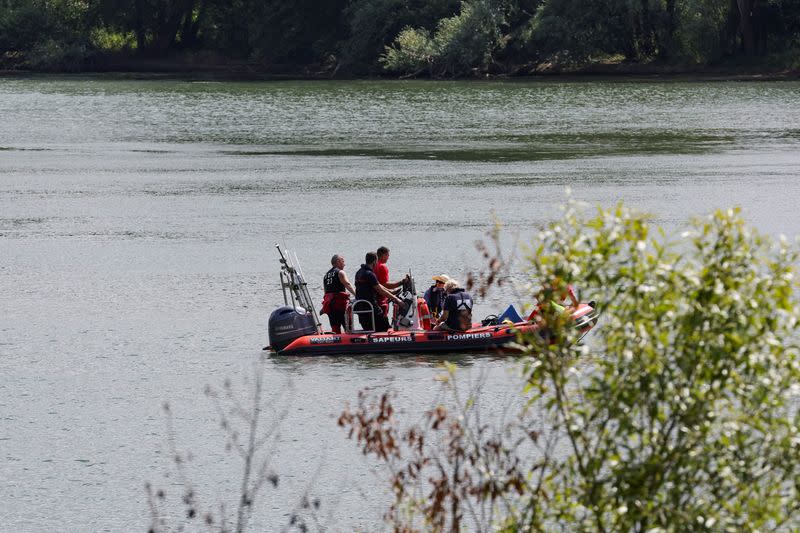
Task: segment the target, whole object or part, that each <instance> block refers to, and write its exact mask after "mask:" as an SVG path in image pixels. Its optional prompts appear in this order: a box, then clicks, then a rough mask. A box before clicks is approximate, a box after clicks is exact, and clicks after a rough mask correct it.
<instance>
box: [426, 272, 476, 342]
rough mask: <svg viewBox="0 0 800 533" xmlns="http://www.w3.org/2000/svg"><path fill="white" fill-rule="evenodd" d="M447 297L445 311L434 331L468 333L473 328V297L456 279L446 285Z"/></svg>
mask: <svg viewBox="0 0 800 533" xmlns="http://www.w3.org/2000/svg"><path fill="white" fill-rule="evenodd" d="M444 290H445V292H447V297H446V298H445V300H444V310H443V311H442V316H441V317H439V322H438V324H436V327H435V328H434V329H440V330H442V329H443V330H452V331H466V330H468V329H470V328H471V327H472V305H473V304H472V296H470V295H469V293H468V292H467V291H465V290H464V289H462V288H461V287H460V286H459V284H458V282H457V281H456V280H454V279H451V280H449V281H448V282H447V283H445V284H444Z"/></svg>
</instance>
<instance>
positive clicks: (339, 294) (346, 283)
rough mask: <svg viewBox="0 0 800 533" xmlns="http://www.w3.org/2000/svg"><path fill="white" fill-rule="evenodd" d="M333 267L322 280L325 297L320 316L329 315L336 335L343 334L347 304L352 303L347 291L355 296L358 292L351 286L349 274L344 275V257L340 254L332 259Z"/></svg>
mask: <svg viewBox="0 0 800 533" xmlns="http://www.w3.org/2000/svg"><path fill="white" fill-rule="evenodd" d="M331 265H333V268H331V269H330V270H328V271H327V272H326V273H325V276H324V277H323V278H322V286H323V287H324V288H325V296H324V297H323V299H322V311H321V312H320V314H323V315H328V320H330V322H331V330H332V331H333V332H334V333H341V332H342V326H343V325H344V312H345V310H346V309H347V303H348V302H349V301H350V295H348V294H347V291H350V293H351V294H353V295H354V296H355V294H356V290H355V289H354V288H353V286H352V285H351V284H350V280H348V279H347V274H345V273H344V270H343V269H344V257H343V256H341V255H339V254H336V255H334V256H333V257H331ZM345 289H347V290H345Z"/></svg>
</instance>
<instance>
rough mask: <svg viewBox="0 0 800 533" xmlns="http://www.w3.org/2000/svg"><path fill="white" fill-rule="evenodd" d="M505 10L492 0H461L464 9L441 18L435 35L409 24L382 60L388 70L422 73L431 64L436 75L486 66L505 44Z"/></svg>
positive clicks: (433, 73) (459, 73)
mask: <svg viewBox="0 0 800 533" xmlns="http://www.w3.org/2000/svg"><path fill="white" fill-rule="evenodd" d="M502 24H503V16H502V12H501V11H500V10H499V9H498V8H497V7H496V6H494V5H493V2H492V1H491V0H475V1H471V2H466V1H464V2H462V3H461V12H460V13H459V14H457V15H454V16H452V17H448V18H444V19H442V20H440V21H439V23H438V24H437V27H436V32H435V33H434V35H433V36H432V37H431V36H430V34H429V33H428V31H427V30H425V29H414V28H410V27H406V28H404V29H403V31H401V32H400V35H398V37H397V39H396V40H395V42H394V44H393V46H387V47H386V52H385V54H384V55H383V56H382V57H381V63H383V65H384V67H385V68H386V69H387V70H390V71H394V72H401V73H405V74H418V73H420V72H421V71H422V70H423V69H425V68H427V69H428V70H429V72H430V74H432V75H434V76H445V75H451V76H463V75H466V74H469V73H470V72H471V71H472V70H473V69H478V70H486V69H487V67H488V66H489V64H490V63H491V61H492V54H493V53H494V52H495V51H497V50H499V49H501V48H502V47H503V46H504V43H503V40H502V33H501V30H500V27H501V25H502Z"/></svg>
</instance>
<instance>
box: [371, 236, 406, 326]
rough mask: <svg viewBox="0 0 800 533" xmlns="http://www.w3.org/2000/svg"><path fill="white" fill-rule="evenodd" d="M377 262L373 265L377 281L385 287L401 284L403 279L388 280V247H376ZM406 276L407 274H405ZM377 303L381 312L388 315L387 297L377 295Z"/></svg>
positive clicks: (393, 287)
mask: <svg viewBox="0 0 800 533" xmlns="http://www.w3.org/2000/svg"><path fill="white" fill-rule="evenodd" d="M377 256H378V264H377V265H375V277H376V278H378V283H380V284H381V285H383V286H384V287H385V288H387V289H396V288H397V287H399V286H400V285H402V284H403V281H404V280H405V278H404V279H401V280H400V281H389V266H388V265H387V264H386V263H387V262H388V261H389V248H387V247H386V246H381V247H380V248H378V253H377ZM406 277H408V276H406ZM378 305H379V306H380V308H381V309H382V310H383V314H384V315H386V316H387V317H388V316H389V298H387V297H386V296H384V295H382V294H381V295H378Z"/></svg>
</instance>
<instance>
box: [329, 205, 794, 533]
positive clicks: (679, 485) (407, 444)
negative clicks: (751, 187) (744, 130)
mask: <svg viewBox="0 0 800 533" xmlns="http://www.w3.org/2000/svg"><path fill="white" fill-rule="evenodd" d="M653 233H654V229H653V228H652V227H651V226H650V223H649V222H648V219H647V217H645V216H642V215H637V214H635V213H632V212H630V211H628V210H626V209H624V208H623V207H621V206H620V207H617V208H615V209H609V210H605V209H601V210H600V211H599V212H598V214H597V215H596V216H594V217H585V216H583V215H582V214H581V213H580V212H579V211H578V210H576V209H575V208H574V207H571V208H570V209H568V210H567V212H566V216H565V217H564V218H563V219H562V220H559V221H557V222H554V223H552V224H550V225H549V226H548V227H547V228H546V229H545V230H544V231H542V232H541V234H540V235H539V236H538V238H537V239H536V240H535V242H534V244H533V246H532V247H531V249H530V250H529V253H528V256H527V258H528V267H529V272H528V274H529V276H530V280H531V285H530V286H531V287H533V288H534V289H532V291H533V294H534V295H536V296H537V297H538V299H539V300H540V301H549V300H551V299H552V298H553V295H554V294H555V293H559V292H561V290H562V289H563V287H564V286H565V285H566V284H576V285H578V286H582V287H584V288H585V290H586V291H587V293H590V294H589V296H590V297H592V298H594V299H597V301H598V302H599V303H600V306H601V309H602V310H603V318H602V320H601V324H600V326H599V328H598V329H596V330H595V331H593V332H592V333H591V334H590V335H591V342H590V343H588V344H587V345H585V346H578V345H576V343H575V342H576V340H577V336H578V334H579V333H578V332H576V331H574V330H573V328H571V327H570V321H569V319H568V317H565V316H564V315H562V314H560V313H559V312H558V311H557V310H556V309H555V308H554V306H545V311H544V313H545V316H544V320H545V323H546V324H547V326H548V328H549V329H550V331H551V333H552V334H551V335H549V336H548V337H547V339H548V340H549V341H551V342H546V341H545V340H544V339H543V338H541V337H539V336H533V337H531V338H526V339H522V342H523V343H524V345H525V346H526V348H525V351H526V354H527V355H528V357H527V358H525V359H524V360H523V364H522V375H523V379H524V383H525V386H524V389H523V390H521V391H520V393H521V394H522V395H523V398H524V400H525V403H524V406H523V407H522V408H520V409H519V410H518V412H517V413H516V416H514V417H509V418H511V420H512V422H510V423H508V424H505V425H503V426H500V427H495V426H493V425H492V424H490V423H487V422H486V421H485V420H483V419H482V418H481V417H480V416H478V415H477V414H475V413H476V412H478V411H477V408H476V406H478V405H480V404H481V391H480V389H476V390H473V391H471V393H470V395H469V396H468V397H463V396H462V397H458V396H456V397H455V402H454V403H455V409H448V408H446V407H445V406H443V405H440V406H438V407H436V408H435V409H433V410H432V411H431V412H430V413H428V416H427V418H426V421H425V422H424V423H423V424H422V425H417V426H410V427H409V428H407V429H403V428H400V427H398V423H397V418H398V415H396V414H394V410H393V408H392V405H391V398H390V397H389V396H386V395H384V396H383V397H382V398H381V401H380V402H375V403H371V402H370V401H367V400H365V398H366V396H364V395H362V396H361V397H360V401H359V406H358V408H357V409H356V411H355V412H352V411H346V412H345V413H344V414H343V417H342V418H341V419H340V423H341V424H342V425H344V426H346V427H347V426H349V427H350V428H351V430H352V431H351V435H353V436H355V437H356V438H357V439H358V441H359V443H360V445H361V446H362V449H363V451H364V453H368V454H373V455H375V456H376V457H378V458H380V459H381V460H382V461H384V462H385V463H386V464H387V465H388V466H389V467H390V471H391V475H390V480H389V482H390V483H391V484H392V489H393V492H394V495H395V504H394V505H393V507H392V509H391V511H390V513H389V514H388V516H389V517H390V519H391V520H392V522H393V525H394V526H395V528H396V530H401V531H451V530H457V529H458V528H459V527H461V528H463V529H469V530H476V531H505V532H509V533H510V532H516V531H554V530H559V531H642V532H644V531H649V532H652V533H655V532H667V531H670V532H682V531H720V532H722V531H785V532H790V531H797V530H798V529H800V345H799V344H798V342H799V341H800V338H798V333H800V331H799V330H798V320H800V308H799V307H798V305H800V304H799V303H798V292H797V278H796V273H797V261H798V253H797V249H796V247H793V246H789V245H788V244H787V243H786V242H785V240H782V241H781V242H779V243H773V242H771V241H770V240H769V239H766V238H764V237H762V236H760V235H759V234H758V233H757V232H755V231H754V230H752V229H751V228H749V227H748V226H747V225H746V224H745V223H744V221H743V220H742V219H741V217H740V215H739V212H738V211H736V210H730V211H719V212H716V213H715V214H713V215H711V216H709V217H706V218H704V219H700V220H697V221H695V222H694V223H693V224H692V225H691V226H690V227H689V229H688V231H686V232H685V233H684V234H682V235H681V238H680V239H677V238H676V239H671V238H667V237H666V236H665V234H664V233H663V232H655V233H656V234H655V235H653ZM454 371H455V370H454V368H452V367H451V368H450V372H451V373H452V372H454ZM451 377H452V376H444V378H443V381H445V383H446V384H447V386H448V387H450V388H451V390H452V391H453V392H454V393H458V390H457V387H456V386H455V383H456V381H455V380H453V379H450V378H451Z"/></svg>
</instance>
